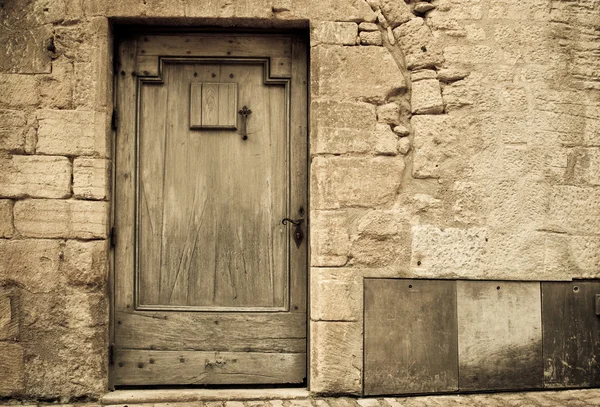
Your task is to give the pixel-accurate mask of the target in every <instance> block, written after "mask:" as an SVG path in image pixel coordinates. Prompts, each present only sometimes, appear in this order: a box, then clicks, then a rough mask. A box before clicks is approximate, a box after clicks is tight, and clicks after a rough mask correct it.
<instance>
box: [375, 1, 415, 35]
mask: <svg viewBox="0 0 600 407" xmlns="http://www.w3.org/2000/svg"><path fill="white" fill-rule="evenodd" d="M380 7H381V12H382V13H383V15H384V16H385V19H386V20H387V22H388V24H389V25H390V26H391V27H392V28H394V27H397V26H399V25H400V24H403V23H405V22H407V21H409V20H410V19H411V18H412V17H413V14H412V12H411V9H410V6H409V5H408V4H407V3H406V2H404V1H398V0H381V1H380Z"/></svg>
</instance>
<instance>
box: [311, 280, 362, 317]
mask: <svg viewBox="0 0 600 407" xmlns="http://www.w3.org/2000/svg"><path fill="white" fill-rule="evenodd" d="M310 287H311V298H312V301H311V313H310V317H311V319H312V320H313V321H360V320H361V319H362V312H363V310H362V309H363V307H362V297H363V293H362V276H361V275H359V273H357V272H356V271H355V270H348V269H339V268H336V269H325V268H312V270H311V284H310Z"/></svg>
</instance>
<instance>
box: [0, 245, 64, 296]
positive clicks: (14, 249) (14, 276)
mask: <svg viewBox="0 0 600 407" xmlns="http://www.w3.org/2000/svg"><path fill="white" fill-rule="evenodd" d="M60 254H61V243H60V241H58V240H41V239H19V240H4V239H0V258H2V262H1V263H0V281H2V280H11V281H14V282H16V283H17V284H19V286H21V287H23V288H24V289H25V290H27V291H29V292H32V293H44V292H52V291H54V290H56V289H57V288H58V287H60V286H61V285H62V283H63V282H64V276H63V275H62V273H60V271H59V266H60V261H61V260H60Z"/></svg>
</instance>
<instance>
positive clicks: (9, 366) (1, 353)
mask: <svg viewBox="0 0 600 407" xmlns="http://www.w3.org/2000/svg"><path fill="white" fill-rule="evenodd" d="M23 371H24V354H23V347H22V346H21V345H20V344H18V343H12V342H0V372H2V380H0V396H2V397H6V396H10V395H20V394H21V393H22V391H23V377H24V375H23Z"/></svg>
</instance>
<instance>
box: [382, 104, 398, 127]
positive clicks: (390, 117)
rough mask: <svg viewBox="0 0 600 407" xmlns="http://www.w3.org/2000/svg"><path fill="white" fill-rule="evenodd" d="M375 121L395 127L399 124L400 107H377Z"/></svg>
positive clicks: (391, 105) (394, 105) (388, 105)
mask: <svg viewBox="0 0 600 407" xmlns="http://www.w3.org/2000/svg"><path fill="white" fill-rule="evenodd" d="M377 121H379V122H380V123H385V124H389V125H392V126H397V125H399V124H400V106H398V105H397V104H396V103H386V104H385V105H381V106H377Z"/></svg>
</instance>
